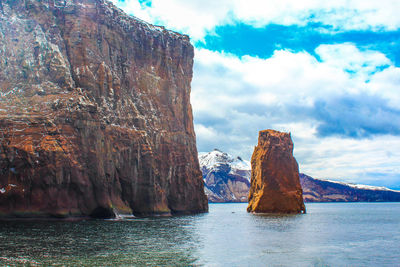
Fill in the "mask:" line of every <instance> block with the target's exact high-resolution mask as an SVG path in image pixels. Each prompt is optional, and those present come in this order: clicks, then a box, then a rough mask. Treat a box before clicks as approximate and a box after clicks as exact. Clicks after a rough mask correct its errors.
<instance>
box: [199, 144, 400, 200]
mask: <svg viewBox="0 0 400 267" xmlns="http://www.w3.org/2000/svg"><path fill="white" fill-rule="evenodd" d="M215 151H218V152H219V153H220V154H221V155H223V154H225V155H224V156H223V157H220V158H219V159H212V157H215V156H218V155H216V152H215ZM205 155H208V157H209V158H208V161H207V162H206V161H205V160H204V157H205ZM201 156H202V157H203V160H201V159H200V157H201ZM237 158H240V157H236V159H237ZM223 159H226V160H225V161H224V160H223ZM234 159H235V157H233V156H231V155H229V154H228V153H225V152H222V151H221V150H218V149H214V153H212V152H208V153H205V152H202V153H199V161H200V168H201V170H202V173H203V179H204V182H205V190H206V195H207V196H208V200H209V202H217V203H218V202H247V198H244V197H243V198H241V199H239V200H237V199H235V200H234V201H232V199H231V198H228V199H224V196H223V195H221V194H219V191H218V189H220V187H218V189H216V186H215V183H214V182H213V180H211V179H209V178H210V174H212V173H213V172H215V173H217V176H219V177H220V178H219V179H220V180H219V181H226V180H229V179H230V180H235V179H238V181H240V180H241V179H247V180H248V181H250V176H247V174H248V173H250V172H251V166H250V162H249V161H246V160H242V161H241V163H242V164H243V166H242V168H243V170H242V171H243V172H247V173H246V175H245V176H243V177H240V175H238V176H239V177H235V176H230V177H228V174H229V171H226V170H230V169H229V166H226V167H225V168H226V169H225V171H223V169H221V168H215V166H214V165H213V164H212V163H213V162H219V164H220V165H223V164H225V165H229V162H232V161H233V160H234ZM240 159H241V158H240ZM246 164H247V165H246ZM224 175H225V177H221V176H224ZM299 178H300V183H301V185H302V189H303V199H304V201H305V202H360V201H366V202H384V201H394V202H398V201H400V190H393V189H390V188H386V187H383V186H370V185H362V184H352V183H345V182H340V181H334V180H328V179H326V180H325V179H316V178H313V177H311V176H308V175H306V174H303V173H300V175H299ZM220 183H221V182H220ZM246 185H247V183H246ZM249 189H250V184H248V189H247V190H249ZM242 195H243V196H244V195H245V194H244V193H243V192H242Z"/></svg>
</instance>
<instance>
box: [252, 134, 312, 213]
mask: <svg viewBox="0 0 400 267" xmlns="http://www.w3.org/2000/svg"><path fill="white" fill-rule="evenodd" d="M247 211H249V212H256V213H304V212H305V206H304V202H303V196H302V189H301V185H300V181H299V167H298V165H297V162H296V159H295V158H294V157H293V142H292V139H291V137H290V134H289V133H281V132H278V131H274V130H264V131H260V133H259V136H258V145H257V146H256V147H255V148H254V152H253V155H252V157H251V187H250V193H249V205H248V207H247Z"/></svg>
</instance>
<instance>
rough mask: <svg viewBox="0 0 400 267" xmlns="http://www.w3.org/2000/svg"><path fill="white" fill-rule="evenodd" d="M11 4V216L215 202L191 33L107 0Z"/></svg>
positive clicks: (5, 32) (0, 46)
mask: <svg viewBox="0 0 400 267" xmlns="http://www.w3.org/2000/svg"><path fill="white" fill-rule="evenodd" d="M0 4H1V5H0V216H3V217H4V216H7V217H9V216H25V217H32V216H33V217H37V216H59V217H69V216H87V215H92V216H94V217H113V216H114V214H115V213H116V212H120V213H121V212H122V213H128V214H130V213H133V214H135V215H147V214H169V213H172V214H173V213H182V212H184V213H186V212H204V211H207V209H208V206H207V199H206V196H205V194H204V189H203V181H202V175H201V172H200V169H199V163H198V160H197V149H196V144H195V133H194V130H193V118H192V110H191V105H190V102H189V98H190V82H191V78H192V65H193V47H192V46H191V44H190V42H189V38H188V37H187V36H184V35H180V34H177V33H174V32H171V31H167V30H165V29H164V28H162V27H155V26H152V25H149V24H147V23H145V22H143V21H139V20H137V19H135V18H133V17H130V16H127V15H125V14H124V13H123V12H122V11H121V10H119V9H117V8H116V7H114V6H113V5H112V4H111V3H109V2H108V1H105V0H1V1H0Z"/></svg>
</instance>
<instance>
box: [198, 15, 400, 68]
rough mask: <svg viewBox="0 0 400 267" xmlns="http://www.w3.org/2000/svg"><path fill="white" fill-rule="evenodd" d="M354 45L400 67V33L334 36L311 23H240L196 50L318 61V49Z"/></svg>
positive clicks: (210, 36)
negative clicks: (282, 52) (301, 55)
mask: <svg viewBox="0 0 400 267" xmlns="http://www.w3.org/2000/svg"><path fill="white" fill-rule="evenodd" d="M341 43H354V44H355V45H356V46H357V47H358V48H359V49H364V50H377V51H380V52H382V53H384V54H385V55H386V56H387V57H388V58H389V59H390V60H391V61H393V62H394V63H395V65H396V66H400V31H385V32H372V31H348V32H334V31H333V30H332V29H331V27H330V26H325V25H321V24H318V23H309V24H308V25H306V26H297V25H293V26H283V25H277V24H270V25H267V26H265V27H263V28H254V27H253V26H250V25H247V24H244V23H238V24H235V25H224V26H218V27H216V28H215V33H213V34H208V35H207V36H206V37H205V38H204V41H198V42H196V43H195V46H197V47H200V48H206V49H209V50H212V51H224V52H228V53H232V54H235V55H238V56H244V55H250V56H257V57H260V58H269V57H271V56H272V54H273V52H274V51H275V50H279V49H286V50H289V51H292V52H302V51H306V52H308V53H309V54H312V55H314V56H315V57H316V58H317V59H319V57H318V55H317V54H316V53H315V49H316V48H317V47H318V46H319V45H321V44H341Z"/></svg>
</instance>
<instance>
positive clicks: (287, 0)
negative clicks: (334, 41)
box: [113, 0, 400, 39]
mask: <svg viewBox="0 0 400 267" xmlns="http://www.w3.org/2000/svg"><path fill="white" fill-rule="evenodd" d="M113 2H116V0H113ZM118 5H119V6H120V7H122V8H123V9H124V10H125V11H127V12H128V13H130V14H133V15H135V16H137V17H139V18H141V19H144V20H147V21H149V22H151V23H161V24H163V25H164V26H166V27H168V28H171V29H174V30H177V31H180V32H183V33H187V34H189V35H190V36H191V37H192V38H194V39H202V38H203V37H204V35H205V34H206V33H207V32H212V31H213V29H214V28H215V27H216V26H218V25H224V24H229V23H234V22H235V21H240V22H244V23H247V24H250V25H253V26H255V27H262V26H265V25H267V24H270V23H276V24H281V25H305V24H307V23H308V22H316V23H322V24H326V25H330V26H332V27H333V29H335V30H354V29H355V30H382V29H384V30H395V29H398V28H399V27H400V16H398V11H399V10H400V1H397V0H381V1H376V0H335V1H321V0H303V1H296V0H246V1H245V0H219V1H211V0H192V1H185V0H168V1H166V0H153V1H152V5H151V7H148V6H144V7H141V6H140V4H139V1H138V0H126V1H124V2H119V3H118Z"/></svg>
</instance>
